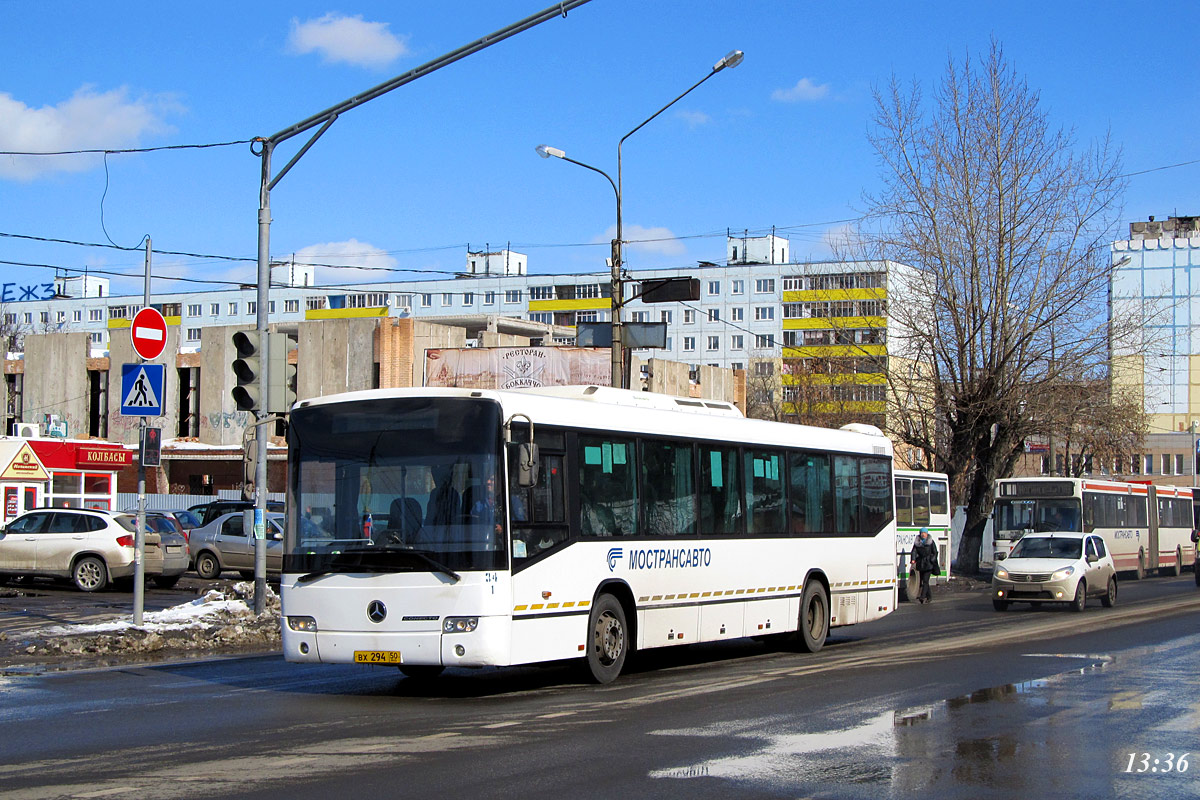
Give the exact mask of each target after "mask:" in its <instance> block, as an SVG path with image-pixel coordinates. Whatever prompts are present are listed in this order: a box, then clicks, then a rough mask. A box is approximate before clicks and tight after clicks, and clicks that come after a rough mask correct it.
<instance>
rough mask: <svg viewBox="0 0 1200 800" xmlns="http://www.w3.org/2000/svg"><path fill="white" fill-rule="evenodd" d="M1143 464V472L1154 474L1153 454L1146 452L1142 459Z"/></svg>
mask: <svg viewBox="0 0 1200 800" xmlns="http://www.w3.org/2000/svg"><path fill="white" fill-rule="evenodd" d="M1143 464H1144V466H1145V470H1144V472H1145V474H1146V475H1153V474H1154V456H1153V455H1151V454H1149V453H1147V454H1146V456H1145V458H1144V459H1143Z"/></svg>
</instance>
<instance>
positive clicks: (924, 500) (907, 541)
mask: <svg viewBox="0 0 1200 800" xmlns="http://www.w3.org/2000/svg"><path fill="white" fill-rule="evenodd" d="M921 528H928V529H929V535H930V536H932V537H933V539H934V541H936V542H937V549H938V566H939V567H940V568H941V571H940V572H938V573H937V575H935V576H933V577H935V578H942V579H945V578H947V577H948V576H949V575H950V479H949V478H948V477H946V475H945V474H944V473H941V472H916V471H913V470H902V469H898V470H896V581H897V583H898V584H899V588H900V597H901V599H910V598H914V597H916V596H917V590H918V589H919V588H921V576H920V574H918V573H917V572H910V571H909V569H908V566H909V554H911V553H912V548H913V542H914V541H915V540H916V538H917V533H918V532H919V531H920V530H921Z"/></svg>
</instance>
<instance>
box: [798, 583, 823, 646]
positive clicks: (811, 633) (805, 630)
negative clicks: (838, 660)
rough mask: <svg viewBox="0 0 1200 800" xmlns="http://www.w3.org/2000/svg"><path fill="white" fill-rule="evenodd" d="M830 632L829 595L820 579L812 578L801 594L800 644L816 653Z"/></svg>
mask: <svg viewBox="0 0 1200 800" xmlns="http://www.w3.org/2000/svg"><path fill="white" fill-rule="evenodd" d="M828 634H829V597H828V596H827V595H826V594H825V587H824V586H822V585H821V583H820V582H819V581H815V580H810V581H809V582H808V583H807V584H805V586H804V593H803V594H801V595H800V624H799V640H800V646H801V647H802V648H804V650H805V652H808V653H815V652H817V651H818V650H820V649H821V648H822V647H824V646H825V637H826V636H827V635H828Z"/></svg>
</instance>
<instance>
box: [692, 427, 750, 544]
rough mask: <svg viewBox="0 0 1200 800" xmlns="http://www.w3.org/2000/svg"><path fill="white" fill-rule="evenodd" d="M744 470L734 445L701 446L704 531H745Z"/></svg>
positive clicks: (701, 530) (717, 532)
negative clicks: (742, 487)
mask: <svg viewBox="0 0 1200 800" xmlns="http://www.w3.org/2000/svg"><path fill="white" fill-rule="evenodd" d="M741 475H742V470H741V467H740V465H739V464H738V452H737V448H734V447H712V446H708V445H701V447H700V533H701V534H702V535H703V534H717V535H720V534H737V533H740V532H741V527H742V526H741V519H742V491H741Z"/></svg>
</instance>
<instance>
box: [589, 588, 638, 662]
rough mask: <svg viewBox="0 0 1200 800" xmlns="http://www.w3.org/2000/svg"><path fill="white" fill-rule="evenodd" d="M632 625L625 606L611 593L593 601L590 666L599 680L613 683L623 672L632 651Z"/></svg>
mask: <svg viewBox="0 0 1200 800" xmlns="http://www.w3.org/2000/svg"><path fill="white" fill-rule="evenodd" d="M629 647H630V644H629V626H628V625H627V624H626V621H625V609H624V608H622V607H621V604H620V603H619V602H618V601H617V598H615V597H613V596H612V595H611V594H602V595H600V597H598V598H597V599H596V602H595V603H593V604H592V613H591V615H590V616H589V617H588V644H587V668H588V674H589V676H590V677H591V679H592V680H594V681H595V682H596V683H612V682H613V681H615V680H616V679H617V676H618V675H620V674H621V669H622V667H624V666H625V658H626V657H627V656H628V655H629Z"/></svg>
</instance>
